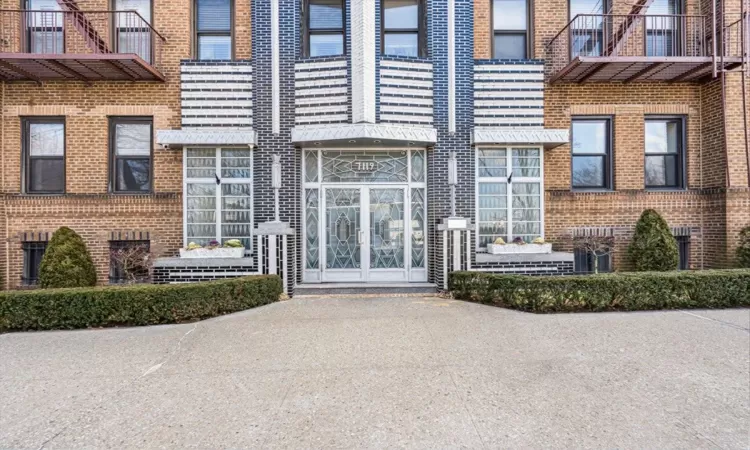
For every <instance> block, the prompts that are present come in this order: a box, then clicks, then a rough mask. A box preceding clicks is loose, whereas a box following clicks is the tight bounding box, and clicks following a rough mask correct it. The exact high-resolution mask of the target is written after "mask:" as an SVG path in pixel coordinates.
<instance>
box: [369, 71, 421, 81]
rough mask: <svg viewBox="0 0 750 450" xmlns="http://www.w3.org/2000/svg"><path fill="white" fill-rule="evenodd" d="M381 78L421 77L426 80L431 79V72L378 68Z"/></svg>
mask: <svg viewBox="0 0 750 450" xmlns="http://www.w3.org/2000/svg"><path fill="white" fill-rule="evenodd" d="M380 77H381V78H400V77H407V78H421V79H426V80H431V79H432V72H417V71H408V70H392V69H380Z"/></svg>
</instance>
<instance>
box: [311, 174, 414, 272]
mask: <svg viewBox="0 0 750 450" xmlns="http://www.w3.org/2000/svg"><path fill="white" fill-rule="evenodd" d="M323 190H324V196H325V203H324V208H325V223H324V228H323V236H324V238H325V239H324V242H323V245H324V249H325V252H324V254H325V266H324V269H323V281H338V282H347V281H380V282H386V281H387V282H394V281H396V282H399V281H408V276H407V270H406V262H405V261H406V260H405V257H406V255H407V249H406V243H407V239H406V236H407V235H408V231H409V230H408V225H409V222H408V221H407V220H405V218H406V217H407V215H406V207H407V202H406V188H405V187H390V186H389V187H365V186H358V187H325V188H324V189H323Z"/></svg>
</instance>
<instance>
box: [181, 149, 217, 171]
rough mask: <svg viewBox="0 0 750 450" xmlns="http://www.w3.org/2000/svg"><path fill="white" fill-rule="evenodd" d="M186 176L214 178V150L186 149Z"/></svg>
mask: <svg viewBox="0 0 750 450" xmlns="http://www.w3.org/2000/svg"><path fill="white" fill-rule="evenodd" d="M185 153H186V157H187V161H186V163H187V173H186V176H187V178H214V177H215V176H216V150H214V149H212V148H211V149H193V148H191V149H187V150H186V151H185Z"/></svg>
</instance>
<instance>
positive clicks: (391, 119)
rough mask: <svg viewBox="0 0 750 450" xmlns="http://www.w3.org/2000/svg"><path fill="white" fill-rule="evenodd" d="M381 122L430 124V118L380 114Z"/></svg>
mask: <svg viewBox="0 0 750 450" xmlns="http://www.w3.org/2000/svg"><path fill="white" fill-rule="evenodd" d="M380 121H381V122H398V123H406V122H420V123H427V124H429V123H432V117H427V116H403V115H398V114H382V113H381V114H380Z"/></svg>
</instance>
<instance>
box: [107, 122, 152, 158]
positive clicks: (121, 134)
mask: <svg viewBox="0 0 750 450" xmlns="http://www.w3.org/2000/svg"><path fill="white" fill-rule="evenodd" d="M115 151H116V152H117V155H118V156H150V155H151V124H148V123H118V124H116V125H115Z"/></svg>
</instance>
